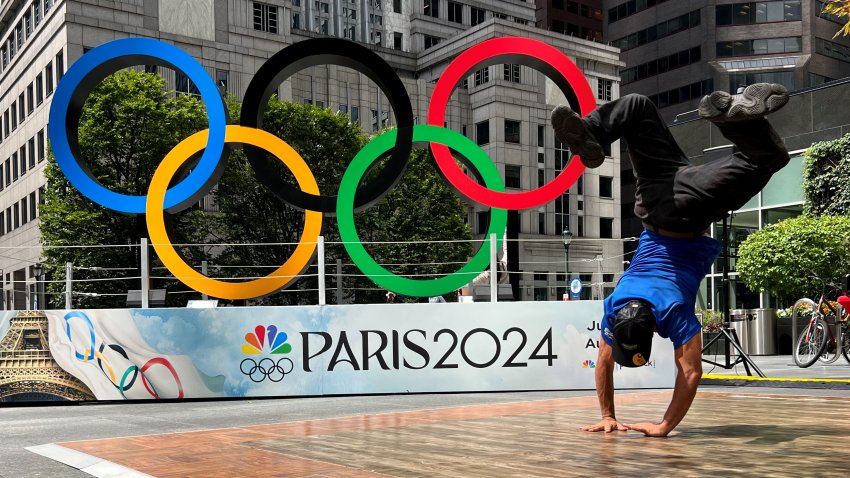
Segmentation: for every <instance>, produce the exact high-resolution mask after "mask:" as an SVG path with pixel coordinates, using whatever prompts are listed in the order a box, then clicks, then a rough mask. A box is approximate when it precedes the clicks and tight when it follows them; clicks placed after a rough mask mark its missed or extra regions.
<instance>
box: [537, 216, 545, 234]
mask: <svg viewBox="0 0 850 478" xmlns="http://www.w3.org/2000/svg"><path fill="white" fill-rule="evenodd" d="M537 234H546V213H543V212H538V213H537Z"/></svg>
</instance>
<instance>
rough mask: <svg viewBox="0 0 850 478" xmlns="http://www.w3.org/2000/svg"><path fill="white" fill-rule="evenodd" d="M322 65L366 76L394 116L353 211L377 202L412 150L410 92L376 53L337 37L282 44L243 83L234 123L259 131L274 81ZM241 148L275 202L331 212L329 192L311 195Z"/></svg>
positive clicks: (333, 206)
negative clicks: (386, 155) (392, 139)
mask: <svg viewBox="0 0 850 478" xmlns="http://www.w3.org/2000/svg"><path fill="white" fill-rule="evenodd" d="M323 64H332V65H339V66H344V67H348V68H351V69H353V70H355V71H357V72H359V73H362V74H364V75H366V76H367V77H368V78H369V79H371V80H372V81H374V82H375V83H376V84H377V85H378V88H380V89H381V90H382V91H383V92H384V94H386V95H387V98H388V99H389V102H390V105H391V106H392V108H393V111H394V112H395V116H396V123H397V127H398V138H397V141H396V144H395V147H394V148H393V151H392V153H391V155H390V159H389V160H388V161H386V162H385V164H384V167H383V168H382V169H381V170H380V172H379V173H378V174H377V175H376V176H375V178H374V179H373V180H372V181H371V182H369V183H368V184H365V185H364V186H363V187H362V188H361V189H358V190H357V194H356V195H355V197H354V209H355V211H358V210H361V209H365V208H367V207H369V206H370V205H372V204H374V203H375V202H377V201H378V200H379V199H381V198H382V197H383V196H384V195H385V194H387V192H389V190H390V189H392V187H393V186H395V184H396V183H397V182H398V181H399V179H401V176H402V175H403V174H404V171H405V168H406V167H407V161H408V157H409V156H410V151H411V150H412V149H413V106H412V105H411V103H410V96H409V95H408V94H407V89H405V87H404V83H402V81H401V78H399V77H398V74H397V73H396V71H395V69H393V67H391V66H390V65H389V64H388V63H387V62H386V61H385V60H384V59H383V58H381V57H380V56H378V54H376V53H375V52H373V51H372V50H370V49H368V48H366V47H365V46H363V45H360V44H358V43H354V42H351V41H348V40H343V39H339V38H315V39H310V40H304V41H301V42H298V43H294V44H292V45H291V46H288V47H286V48H284V49H283V50H281V51H279V52H277V53H275V54H274V55H273V56H272V57H271V58H269V59H268V60H267V61H266V62H265V63H264V64H263V66H261V67H260V69H259V70H258V71H257V73H256V74H255V75H254V78H253V79H252V80H251V83H249V84H248V89H247V90H246V91H245V98H244V100H243V102H242V116H241V118H240V124H241V125H242V126H248V127H252V128H259V129H261V128H262V126H263V113H264V112H265V109H266V105H267V104H268V101H269V98H271V96H272V94H274V93H275V91H276V90H277V87H278V85H280V84H281V83H282V82H283V81H285V80H286V79H287V78H289V77H290V76H292V75H293V74H295V73H297V72H298V71H300V70H302V69H304V68H308V67H311V66H318V65H323ZM244 151H245V155H246V156H247V157H248V161H249V162H250V164H251V167H252V168H253V169H254V172H255V173H256V176H257V179H258V180H259V181H260V183H262V184H263V185H264V186H265V187H266V188H267V189H268V190H269V191H270V192H272V193H273V194H274V195H275V196H277V197H278V198H279V199H280V200H282V201H283V202H285V203H287V204H289V205H291V206H293V207H295V208H296V209H300V210H308V211H319V212H322V213H325V214H328V215H335V214H336V200H337V197H336V196H335V195H334V196H325V195H322V196H316V195H313V194H309V193H305V192H303V191H301V190H300V189H296V188H295V187H293V186H292V185H290V184H288V183H286V182H285V181H283V180H282V179H281V178H280V177H279V175H278V174H277V173H276V170H275V169H274V168H273V166H272V165H273V163H271V162H270V161H268V160H267V159H266V155H265V153H264V152H263V151H262V150H260V149H259V148H256V147H254V146H250V145H245V147H244Z"/></svg>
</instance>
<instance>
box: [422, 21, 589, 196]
mask: <svg viewBox="0 0 850 478" xmlns="http://www.w3.org/2000/svg"><path fill="white" fill-rule="evenodd" d="M516 57H530V58H532V59H534V60H535V62H534V63H536V64H538V65H545V66H548V67H549V68H547V69H552V70H554V72H557V73H558V74H560V75H561V76H563V78H564V79H565V80H566V81H567V83H568V84H569V85H570V86H571V87H572V89H573V91H574V92H575V94H576V96H577V98H578V102H579V109H580V112H581V115H582V116H586V115H587V114H588V113H590V112H591V111H593V110H594V109H595V108H596V97H595V96H594V95H593V91H592V90H591V88H590V85H589V84H588V83H587V79H585V77H584V75H583V74H582V73H581V70H579V69H578V67H577V66H576V65H575V63H573V62H572V60H570V59H569V58H568V57H567V56H566V55H565V54H564V53H562V52H561V51H559V50H558V49H556V48H554V47H552V46H550V45H547V44H545V43H543V42H540V41H537V40H532V39H530V38H516V37H511V38H494V39H492V40H487V41H485V42H483V43H479V44H477V45H475V46H472V47H470V48H469V49H468V50H466V51H464V52H463V53H461V54H460V55H459V56H458V57H457V58H455V59H454V60H453V61H452V62H451V63H449V65H448V67H446V70H445V71H444V72H443V74H442V76H441V77H440V79H439V80H438V81H437V84H436V86H435V87H434V93H433V94H432V96H431V104H430V106H429V108H428V124H430V125H434V126H443V125H444V124H445V123H444V120H445V114H446V107H447V106H448V102H449V98H450V97H451V94H452V91H454V89H455V87H456V86H457V85H458V84H459V83H460V81H461V79H463V77H464V76H465V75H466V74H468V73H469V72H470V71H473V70H475V69H476V68H481V67H482V66H487V65H491V64H494V63H497V60H498V59H500V58H501V59H504V60H507V61H510V60H511V59H515V58H516ZM488 60H489V61H488ZM431 151H433V153H434V159H435V160H436V162H437V166H438V167H439V168H440V171H441V172H442V173H443V175H444V176H445V178H446V180H447V181H449V183H451V184H452V186H454V187H455V188H456V189H457V190H458V191H460V192H461V193H463V194H464V195H465V196H467V197H468V198H470V199H472V200H473V201H475V202H477V203H478V204H481V205H483V206H488V207H495V208H501V209H510V210H518V209H531V208H533V207H537V206H539V205H541V204H545V203H547V202H550V201H552V200H554V199H555V198H557V197H558V196H560V195H561V194H562V193H563V192H564V191H566V190H567V189H569V187H570V186H572V185H573V183H575V182H576V181H577V180H578V178H579V177H580V176H581V173H583V172H584V165H583V164H582V163H581V162H580V161H570V163H569V165H568V166H567V167H566V168H564V170H563V171H562V172H561V174H559V175H558V177H556V178H555V179H554V180H552V181H551V182H549V183H547V184H544V185H543V186H540V187H539V188H537V189H533V190H531V191H524V192H519V193H510V192H497V191H493V190H491V189H488V188H486V187H484V186H482V185H480V184H478V183H477V182H475V181H474V180H473V179H471V178H470V177H469V176H467V175H466V173H464V172H463V170H462V169H461V168H459V167H458V165H457V164H456V163H455V159H454V158H453V157H452V155H451V152H450V151H449V148H448V147H447V146H445V145H442V144H437V143H431Z"/></svg>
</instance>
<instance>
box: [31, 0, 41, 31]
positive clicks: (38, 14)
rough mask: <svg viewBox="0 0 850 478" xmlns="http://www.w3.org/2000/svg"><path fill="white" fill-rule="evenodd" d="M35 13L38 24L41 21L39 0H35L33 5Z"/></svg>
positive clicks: (36, 23) (36, 24)
mask: <svg viewBox="0 0 850 478" xmlns="http://www.w3.org/2000/svg"><path fill="white" fill-rule="evenodd" d="M32 9H33V14H34V17H35V26H38V24H39V23H41V2H40V1H39V0H35V3H33V5H32Z"/></svg>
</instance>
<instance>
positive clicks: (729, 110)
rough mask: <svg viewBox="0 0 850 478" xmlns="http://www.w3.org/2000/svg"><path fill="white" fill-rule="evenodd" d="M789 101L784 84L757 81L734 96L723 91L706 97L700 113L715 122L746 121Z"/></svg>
mask: <svg viewBox="0 0 850 478" xmlns="http://www.w3.org/2000/svg"><path fill="white" fill-rule="evenodd" d="M787 103H788V90H786V89H785V87H783V86H782V85H778V84H770V83H756V84H754V85H750V86H748V87H746V88H745V89H744V91H743V93H741V94H739V95H735V96H732V95H730V94H729V93H726V92H723V91H715V92H714V93H712V94H710V95H708V96H706V97H704V98H703V99H702V101H700V105H699V114H700V116H702V117H703V118H706V119H709V120H711V121H714V122H727V121H728V122H734V121H746V120H750V119H755V118H761V117H763V116H766V115H769V114H771V113H773V112H775V111H777V110H779V109H780V108H782V107H783V106H785V104H787Z"/></svg>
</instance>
